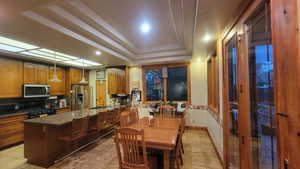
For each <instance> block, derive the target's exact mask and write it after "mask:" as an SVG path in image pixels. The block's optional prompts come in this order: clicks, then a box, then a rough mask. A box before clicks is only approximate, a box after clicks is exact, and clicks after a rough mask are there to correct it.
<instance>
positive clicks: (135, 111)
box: [130, 107, 139, 123]
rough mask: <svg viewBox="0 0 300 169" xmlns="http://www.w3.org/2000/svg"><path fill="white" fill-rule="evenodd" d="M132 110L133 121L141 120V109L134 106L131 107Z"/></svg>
mask: <svg viewBox="0 0 300 169" xmlns="http://www.w3.org/2000/svg"><path fill="white" fill-rule="evenodd" d="M130 112H131V114H130V118H131V122H132V123H135V122H137V121H138V120H139V111H138V109H137V108H135V107H132V108H131V109H130Z"/></svg>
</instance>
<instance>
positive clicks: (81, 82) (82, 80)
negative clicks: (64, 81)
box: [79, 58, 89, 84]
mask: <svg viewBox="0 0 300 169" xmlns="http://www.w3.org/2000/svg"><path fill="white" fill-rule="evenodd" d="M81 60H82V79H81V81H80V82H79V83H80V84H88V83H89V82H88V81H86V80H85V77H84V71H85V70H84V60H83V59H82V58H81Z"/></svg>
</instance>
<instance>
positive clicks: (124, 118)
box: [120, 111, 131, 127]
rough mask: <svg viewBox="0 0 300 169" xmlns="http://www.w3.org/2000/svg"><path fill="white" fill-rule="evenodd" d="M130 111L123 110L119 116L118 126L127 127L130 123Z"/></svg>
mask: <svg viewBox="0 0 300 169" xmlns="http://www.w3.org/2000/svg"><path fill="white" fill-rule="evenodd" d="M130 113H131V112H130V111H123V112H122V113H121V116H120V126H121V127H128V126H129V125H130V124H131V121H130Z"/></svg>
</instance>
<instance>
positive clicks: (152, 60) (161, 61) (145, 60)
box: [133, 56, 192, 65]
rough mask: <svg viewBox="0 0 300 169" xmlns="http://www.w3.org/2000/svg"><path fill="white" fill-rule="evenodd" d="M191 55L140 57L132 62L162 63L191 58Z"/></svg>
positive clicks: (139, 63) (140, 63)
mask: <svg viewBox="0 0 300 169" xmlns="http://www.w3.org/2000/svg"><path fill="white" fill-rule="evenodd" d="M191 59H192V56H174V57H166V58H152V59H141V60H135V61H134V62H133V63H134V64H136V65H143V64H152V63H164V62H177V61H186V60H191Z"/></svg>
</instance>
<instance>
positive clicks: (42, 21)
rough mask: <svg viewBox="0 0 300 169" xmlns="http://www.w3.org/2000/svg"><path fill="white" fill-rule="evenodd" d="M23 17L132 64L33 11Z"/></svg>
mask: <svg viewBox="0 0 300 169" xmlns="http://www.w3.org/2000/svg"><path fill="white" fill-rule="evenodd" d="M22 15H23V16H26V17H28V18H30V19H32V20H34V21H37V22H39V23H40V24H43V25H45V26H48V27H50V28H52V29H54V30H56V31H59V32H61V33H63V34H65V35H68V36H70V37H73V38H75V39H77V40H79V41H81V42H83V43H86V44H89V45H91V46H93V47H95V48H98V49H100V50H102V51H104V52H107V53H109V54H111V55H113V56H116V57H118V58H120V59H122V60H125V61H128V62H132V61H131V59H129V58H127V57H126V56H123V55H121V54H119V53H118V52H115V51H113V50H111V49H109V48H106V47H104V46H102V45H100V44H98V43H96V42H94V41H92V40H90V39H88V38H86V37H84V36H82V35H79V34H77V33H75V32H73V31H71V30H69V29H67V28H65V27H63V26H61V25H59V24H57V23H55V22H53V21H51V20H49V19H47V18H45V17H43V16H41V15H39V14H37V13H35V12H33V11H25V12H22Z"/></svg>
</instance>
